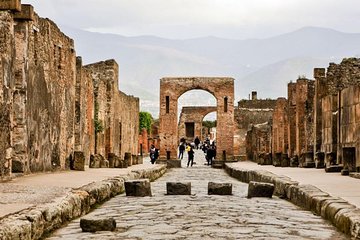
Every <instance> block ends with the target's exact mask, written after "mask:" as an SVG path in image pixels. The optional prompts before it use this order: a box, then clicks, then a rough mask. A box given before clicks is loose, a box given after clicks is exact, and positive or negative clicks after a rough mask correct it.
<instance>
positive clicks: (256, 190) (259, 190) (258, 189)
mask: <svg viewBox="0 0 360 240" xmlns="http://www.w3.org/2000/svg"><path fill="white" fill-rule="evenodd" d="M274 189H275V187H274V184H272V183H263V182H254V181H251V182H250V183H249V187H248V198H253V197H268V198H271V197H272V195H273V193H274Z"/></svg>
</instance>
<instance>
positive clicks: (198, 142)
mask: <svg viewBox="0 0 360 240" xmlns="http://www.w3.org/2000/svg"><path fill="white" fill-rule="evenodd" d="M194 143H195V147H196V149H199V144H200V139H199V137H196V138H195V140H194Z"/></svg>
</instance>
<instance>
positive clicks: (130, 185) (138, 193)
mask: <svg viewBox="0 0 360 240" xmlns="http://www.w3.org/2000/svg"><path fill="white" fill-rule="evenodd" d="M125 192H126V196H132V197H146V196H150V197H151V185H150V181H149V179H136V180H131V181H125Z"/></svg>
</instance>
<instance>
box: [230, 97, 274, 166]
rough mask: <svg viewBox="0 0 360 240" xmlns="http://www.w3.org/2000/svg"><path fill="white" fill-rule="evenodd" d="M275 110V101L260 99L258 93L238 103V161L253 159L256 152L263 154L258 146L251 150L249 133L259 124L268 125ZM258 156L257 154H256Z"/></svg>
mask: <svg viewBox="0 0 360 240" xmlns="http://www.w3.org/2000/svg"><path fill="white" fill-rule="evenodd" d="M274 108H275V100H273V99H258V97H257V92H255V91H253V92H252V97H251V99H248V100H247V99H243V100H240V101H239V102H238V107H237V108H235V110H234V115H235V116H234V117H235V129H234V153H235V157H236V158H237V159H238V160H244V159H252V157H251V156H253V154H255V152H261V151H262V150H260V149H257V147H256V146H254V148H251V147H250V146H251V144H248V143H247V139H250V138H248V137H247V136H248V131H249V130H250V129H253V126H255V125H257V124H263V123H268V122H270V121H271V117H272V115H273V111H274ZM255 155H257V154H255Z"/></svg>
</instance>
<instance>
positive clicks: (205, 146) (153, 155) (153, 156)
mask: <svg viewBox="0 0 360 240" xmlns="http://www.w3.org/2000/svg"><path fill="white" fill-rule="evenodd" d="M194 149H201V150H202V151H203V152H204V154H205V159H206V163H205V164H207V165H208V166H210V165H212V161H213V159H215V157H216V145H215V141H213V142H212V143H210V140H209V139H208V138H207V139H206V140H205V141H204V142H203V143H201V141H200V139H199V137H196V138H195V139H194V141H193V142H191V143H187V142H186V140H185V138H182V139H180V144H179V157H178V158H179V159H180V160H182V159H183V158H184V152H187V154H188V162H187V167H189V166H190V167H192V166H193V165H194V164H195V162H194V154H195V151H194ZM149 153H150V162H151V163H152V164H154V163H155V162H156V160H157V159H158V157H159V149H157V148H155V145H153V144H152V145H151V147H150V151H149Z"/></svg>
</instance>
